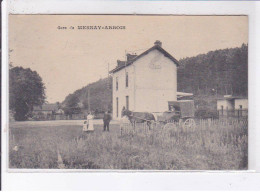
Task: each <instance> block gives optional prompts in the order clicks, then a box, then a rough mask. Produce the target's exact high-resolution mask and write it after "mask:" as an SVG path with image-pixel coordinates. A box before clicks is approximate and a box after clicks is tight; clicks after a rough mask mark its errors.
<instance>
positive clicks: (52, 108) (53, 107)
mask: <svg viewBox="0 0 260 194" xmlns="http://www.w3.org/2000/svg"><path fill="white" fill-rule="evenodd" d="M33 110H34V111H57V110H58V106H57V104H43V105H42V106H34V107H33Z"/></svg>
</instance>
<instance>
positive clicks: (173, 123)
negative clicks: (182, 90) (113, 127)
mask: <svg viewBox="0 0 260 194" xmlns="http://www.w3.org/2000/svg"><path fill="white" fill-rule="evenodd" d="M168 107H169V109H168V111H165V112H162V113H148V112H132V111H129V110H126V109H123V110H122V118H124V116H126V117H127V118H128V120H129V121H130V123H131V126H132V127H133V128H134V129H135V127H136V124H138V123H146V125H147V127H148V128H149V129H151V128H154V126H158V125H160V126H162V127H161V128H162V129H177V127H178V126H180V127H183V128H185V129H187V128H193V129H194V126H195V125H196V123H195V121H194V119H193V118H194V112H195V110H194V101H193V100H179V101H169V102H168ZM122 123H124V122H123V120H122Z"/></svg>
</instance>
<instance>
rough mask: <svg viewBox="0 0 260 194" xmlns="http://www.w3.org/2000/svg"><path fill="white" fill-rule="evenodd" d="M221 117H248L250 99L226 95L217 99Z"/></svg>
mask: <svg viewBox="0 0 260 194" xmlns="http://www.w3.org/2000/svg"><path fill="white" fill-rule="evenodd" d="M217 110H218V115H219V117H247V116H248V99H247V98H245V97H235V96H231V95H228V96H224V97H223V98H221V99H218V100H217Z"/></svg>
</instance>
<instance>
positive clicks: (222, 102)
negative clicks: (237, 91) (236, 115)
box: [217, 99, 234, 110]
mask: <svg viewBox="0 0 260 194" xmlns="http://www.w3.org/2000/svg"><path fill="white" fill-rule="evenodd" d="M221 106H223V108H224V110H227V109H228V110H234V105H233V103H232V101H231V100H226V99H225V100H224V99H223V100H218V101H217V109H218V110H221Z"/></svg>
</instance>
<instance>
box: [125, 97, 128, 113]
mask: <svg viewBox="0 0 260 194" xmlns="http://www.w3.org/2000/svg"><path fill="white" fill-rule="evenodd" d="M125 100H126V110H129V96H126V97H125Z"/></svg>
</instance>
